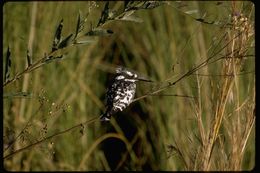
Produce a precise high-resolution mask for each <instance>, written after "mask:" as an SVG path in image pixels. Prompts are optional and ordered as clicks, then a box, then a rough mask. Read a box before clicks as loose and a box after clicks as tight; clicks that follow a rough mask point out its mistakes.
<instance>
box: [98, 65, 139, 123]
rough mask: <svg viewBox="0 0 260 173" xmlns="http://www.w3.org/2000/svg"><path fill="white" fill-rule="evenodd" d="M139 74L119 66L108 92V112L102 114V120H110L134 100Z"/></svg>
mask: <svg viewBox="0 0 260 173" xmlns="http://www.w3.org/2000/svg"><path fill="white" fill-rule="evenodd" d="M137 80H138V78H137V74H136V73H134V72H131V71H129V70H126V69H123V68H118V69H117V70H116V76H115V77H114V79H113V81H112V83H111V85H110V86H109V87H108V89H107V93H106V99H107V104H106V107H107V108H106V112H105V113H104V114H103V115H102V116H101V118H100V119H101V120H102V121H109V120H110V118H111V116H112V115H113V114H114V113H116V112H118V111H123V110H124V109H125V108H126V107H127V106H129V104H130V103H131V102H132V101H133V99H134V96H135V91H136V83H135V82H136V81H137Z"/></svg>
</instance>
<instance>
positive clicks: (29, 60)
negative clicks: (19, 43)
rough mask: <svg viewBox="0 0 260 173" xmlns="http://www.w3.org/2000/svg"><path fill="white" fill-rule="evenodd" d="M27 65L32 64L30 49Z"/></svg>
mask: <svg viewBox="0 0 260 173" xmlns="http://www.w3.org/2000/svg"><path fill="white" fill-rule="evenodd" d="M27 65H28V67H29V66H31V65H32V57H31V56H30V53H29V50H27Z"/></svg>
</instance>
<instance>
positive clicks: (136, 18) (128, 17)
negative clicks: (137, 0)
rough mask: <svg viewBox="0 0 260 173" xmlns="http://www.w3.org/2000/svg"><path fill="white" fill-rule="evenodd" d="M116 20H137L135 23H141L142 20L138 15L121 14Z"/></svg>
mask: <svg viewBox="0 0 260 173" xmlns="http://www.w3.org/2000/svg"><path fill="white" fill-rule="evenodd" d="M117 20H124V21H131V22H137V23H142V22H143V20H142V19H141V18H139V17H136V16H133V15H132V16H123V17H122V18H120V19H117Z"/></svg>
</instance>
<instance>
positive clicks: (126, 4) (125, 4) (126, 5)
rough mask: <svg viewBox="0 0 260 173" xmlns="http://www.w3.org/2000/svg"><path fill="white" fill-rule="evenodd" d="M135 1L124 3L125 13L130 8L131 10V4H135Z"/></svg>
mask: <svg viewBox="0 0 260 173" xmlns="http://www.w3.org/2000/svg"><path fill="white" fill-rule="evenodd" d="M133 3H134V1H124V11H127V10H128V9H129V8H131V6H130V5H131V4H133Z"/></svg>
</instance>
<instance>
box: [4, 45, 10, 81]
mask: <svg viewBox="0 0 260 173" xmlns="http://www.w3.org/2000/svg"><path fill="white" fill-rule="evenodd" d="M10 57H11V52H10V48H9V46H8V48H7V53H6V61H5V78H4V81H5V82H6V81H8V80H9V79H10V74H11V65H12V62H11V58H10Z"/></svg>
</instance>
